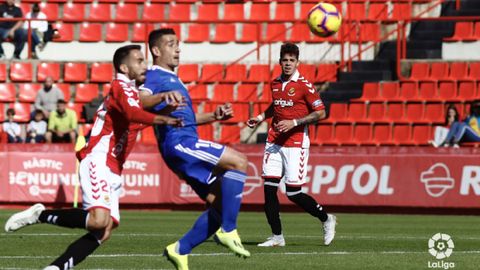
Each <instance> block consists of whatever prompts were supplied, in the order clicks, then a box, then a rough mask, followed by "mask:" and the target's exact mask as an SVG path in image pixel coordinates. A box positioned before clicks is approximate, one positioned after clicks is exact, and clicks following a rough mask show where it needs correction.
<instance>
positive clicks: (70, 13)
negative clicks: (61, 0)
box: [63, 2, 85, 22]
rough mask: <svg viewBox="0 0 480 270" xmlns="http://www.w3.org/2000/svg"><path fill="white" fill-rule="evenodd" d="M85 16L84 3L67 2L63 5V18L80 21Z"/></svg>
mask: <svg viewBox="0 0 480 270" xmlns="http://www.w3.org/2000/svg"><path fill="white" fill-rule="evenodd" d="M84 18H85V5H84V4H80V3H71V2H70V3H67V4H64V5H63V19H64V20H72V21H77V22H78V21H82V20H83V19H84Z"/></svg>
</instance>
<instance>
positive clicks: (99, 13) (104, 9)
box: [89, 3, 112, 21]
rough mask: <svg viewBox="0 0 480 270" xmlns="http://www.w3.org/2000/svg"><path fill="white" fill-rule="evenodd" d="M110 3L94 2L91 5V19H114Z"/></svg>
mask: <svg viewBox="0 0 480 270" xmlns="http://www.w3.org/2000/svg"><path fill="white" fill-rule="evenodd" d="M111 9H112V8H111V6H110V4H103V3H93V4H91V5H90V14H89V19H90V20H102V21H109V20H111V19H112V11H111Z"/></svg>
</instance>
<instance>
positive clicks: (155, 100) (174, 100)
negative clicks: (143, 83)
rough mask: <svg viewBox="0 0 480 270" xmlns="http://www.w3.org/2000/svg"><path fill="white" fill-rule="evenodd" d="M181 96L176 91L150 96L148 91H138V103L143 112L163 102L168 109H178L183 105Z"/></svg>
mask: <svg viewBox="0 0 480 270" xmlns="http://www.w3.org/2000/svg"><path fill="white" fill-rule="evenodd" d="M183 99H184V98H183V96H182V94H180V92H178V91H169V92H164V93H158V94H155V95H152V94H151V93H149V92H148V91H140V101H141V103H142V107H143V109H145V110H149V109H151V108H153V107H155V106H156V105H158V104H160V103H162V102H165V103H167V104H168V105H169V106H170V107H175V108H176V107H178V106H180V105H182V104H183V102H184V101H183Z"/></svg>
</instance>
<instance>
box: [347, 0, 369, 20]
mask: <svg viewBox="0 0 480 270" xmlns="http://www.w3.org/2000/svg"><path fill="white" fill-rule="evenodd" d="M346 14H347V16H345V17H346V18H348V19H350V20H363V19H365V18H366V15H365V3H350V4H348V5H347V9H346Z"/></svg>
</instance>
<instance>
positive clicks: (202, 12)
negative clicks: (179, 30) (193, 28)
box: [197, 3, 219, 21]
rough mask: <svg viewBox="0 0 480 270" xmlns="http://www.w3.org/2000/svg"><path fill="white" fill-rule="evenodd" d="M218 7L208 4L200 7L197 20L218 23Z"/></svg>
mask: <svg viewBox="0 0 480 270" xmlns="http://www.w3.org/2000/svg"><path fill="white" fill-rule="evenodd" d="M218 6H219V5H217V4H207V3H204V4H202V5H199V6H198V18H197V20H206V21H218Z"/></svg>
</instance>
